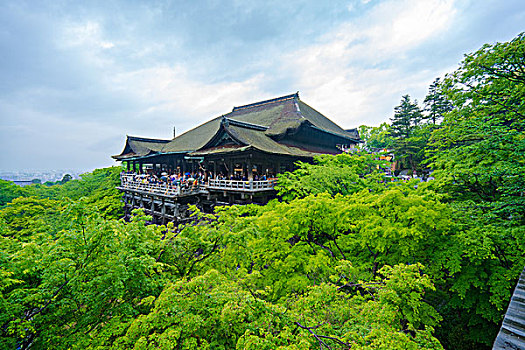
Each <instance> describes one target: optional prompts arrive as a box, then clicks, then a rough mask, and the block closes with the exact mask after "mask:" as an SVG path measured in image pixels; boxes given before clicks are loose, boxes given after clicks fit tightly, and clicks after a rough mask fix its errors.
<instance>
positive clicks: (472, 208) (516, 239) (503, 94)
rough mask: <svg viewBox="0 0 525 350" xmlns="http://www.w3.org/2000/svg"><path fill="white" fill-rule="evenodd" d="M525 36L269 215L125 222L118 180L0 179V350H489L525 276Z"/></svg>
mask: <svg viewBox="0 0 525 350" xmlns="http://www.w3.org/2000/svg"><path fill="white" fill-rule="evenodd" d="M524 57H525V34H520V35H519V36H517V37H516V38H515V39H513V40H512V41H510V42H506V43H496V44H492V45H485V46H483V47H482V48H480V49H479V50H478V51H476V52H474V53H471V54H468V55H466V56H465V58H464V60H463V61H462V62H461V63H460V65H459V68H458V69H457V70H456V71H454V72H451V73H450V74H448V75H446V76H445V77H443V78H441V79H436V80H435V81H434V83H433V84H432V85H431V86H430V88H429V93H428V95H427V97H426V98H425V101H424V106H423V107H419V106H418V103H417V101H412V100H411V98H410V96H408V95H406V96H403V97H402V98H401V102H400V105H399V106H397V107H395V109H394V113H393V117H392V119H391V121H390V123H384V124H382V125H381V126H379V127H374V128H372V127H365V126H363V127H361V128H360V132H361V135H362V137H363V139H365V140H366V147H367V148H368V149H370V148H371V147H375V148H390V149H393V150H394V153H395V155H396V160H397V161H398V162H400V164H403V165H404V167H405V168H408V169H410V170H411V171H415V172H417V173H423V172H428V171H429V170H432V171H433V172H432V177H433V178H434V179H433V180H432V181H428V182H419V180H417V179H415V180H411V181H407V182H402V181H399V182H392V181H390V180H389V179H387V178H385V177H384V173H383V172H382V170H381V169H382V168H384V167H388V166H389V164H382V163H383V161H379V160H377V155H375V154H370V153H368V152H366V150H363V151H361V152H356V153H353V154H341V155H337V156H322V157H319V158H317V159H316V160H315V162H314V164H307V163H298V164H297V170H295V171H294V172H291V173H285V174H282V175H281V176H280V177H279V183H278V187H277V190H278V194H279V198H280V199H279V200H274V201H271V202H270V203H268V204H267V205H265V206H257V205H247V206H231V207H220V208H217V209H216V212H215V213H213V214H207V213H202V212H199V211H198V210H197V208H194V212H193V215H194V218H195V220H194V221H193V222H192V223H190V224H187V225H184V226H183V225H180V226H175V225H173V224H168V225H165V226H162V225H148V219H149V218H148V217H147V216H146V215H144V213H142V212H141V211H139V210H137V211H135V212H134V217H133V219H132V221H131V222H125V221H123V220H122V219H120V217H121V215H122V203H121V202H120V196H121V195H120V193H119V191H118V190H116V189H115V186H116V185H117V184H118V183H119V174H120V171H121V169H120V168H119V167H114V168H108V169H98V170H95V171H94V172H93V173H89V174H85V175H83V177H82V179H81V180H71V181H68V182H66V183H64V184H56V185H53V186H45V185H40V184H35V185H31V186H27V187H17V186H15V185H13V184H12V183H9V182H6V181H1V182H0V208H1V209H0V348H2V349H28V348H32V349H106V348H108V349H150V348H151V349H442V348H447V349H484V348H490V347H491V344H492V342H493V341H494V339H495V337H496V334H497V332H498V329H499V328H498V327H499V324H500V323H501V321H502V318H503V315H504V313H505V310H506V307H507V305H508V302H509V300H510V296H511V293H512V290H513V288H514V286H515V284H516V281H517V278H518V276H519V274H520V272H521V271H522V269H523V267H524V266H525V216H524V213H525V195H524V191H525V176H524V175H525V158H524V155H525V61H524Z"/></svg>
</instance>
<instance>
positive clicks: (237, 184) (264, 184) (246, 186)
mask: <svg viewBox="0 0 525 350" xmlns="http://www.w3.org/2000/svg"><path fill="white" fill-rule="evenodd" d="M276 182H277V180H276V179H270V180H263V181H253V180H248V181H235V180H213V179H210V180H208V183H207V184H206V186H205V187H206V188H208V189H214V190H226V191H227V190H234V191H247V192H255V191H269V190H273V188H274V186H275V184H276Z"/></svg>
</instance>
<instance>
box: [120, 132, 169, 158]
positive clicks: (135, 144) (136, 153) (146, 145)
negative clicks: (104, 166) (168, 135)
mask: <svg viewBox="0 0 525 350" xmlns="http://www.w3.org/2000/svg"><path fill="white" fill-rule="evenodd" d="M168 142H170V140H161V139H149V138H145V137H136V136H129V135H127V136H126V145H125V146H124V150H123V151H122V152H121V153H120V154H119V155H115V156H112V157H113V158H115V159H117V160H124V159H127V158H133V157H143V156H146V155H149V154H152V153H156V152H160V151H161V150H162V148H163V147H164V145H166V143H168Z"/></svg>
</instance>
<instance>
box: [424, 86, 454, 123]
mask: <svg viewBox="0 0 525 350" xmlns="http://www.w3.org/2000/svg"><path fill="white" fill-rule="evenodd" d="M440 86H441V79H440V78H436V79H435V80H434V81H433V82H432V84H431V85H430V87H429V89H428V94H427V96H426V97H425V100H424V101H423V103H424V104H425V109H424V110H425V112H427V113H428V114H426V115H423V120H430V121H431V122H432V124H434V125H436V124H437V123H438V121H440V120H441V119H443V116H444V115H445V113H447V112H450V111H451V110H452V104H451V103H450V101H449V100H448V99H447V97H446V96H445V95H444V94H443V92H442V91H441V90H440Z"/></svg>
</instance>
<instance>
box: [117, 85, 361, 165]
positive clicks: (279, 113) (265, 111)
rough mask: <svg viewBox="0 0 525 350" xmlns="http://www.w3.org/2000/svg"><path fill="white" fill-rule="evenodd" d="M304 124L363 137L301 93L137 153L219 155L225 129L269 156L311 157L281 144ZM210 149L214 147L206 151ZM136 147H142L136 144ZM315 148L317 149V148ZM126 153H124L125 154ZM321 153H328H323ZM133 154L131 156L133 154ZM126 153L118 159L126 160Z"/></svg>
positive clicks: (344, 137)
mask: <svg viewBox="0 0 525 350" xmlns="http://www.w3.org/2000/svg"><path fill="white" fill-rule="evenodd" d="M303 125H306V126H308V127H310V128H314V129H317V130H318V131H321V132H322V133H323V134H326V135H331V137H333V136H335V137H337V138H338V139H339V140H341V141H342V142H340V143H345V142H348V143H358V142H360V139H359V134H358V133H357V131H356V130H355V129H352V130H350V131H346V130H344V129H342V128H341V127H339V126H338V125H337V124H335V123H334V122H332V121H331V120H330V119H328V118H326V117H325V116H324V115H322V114H321V113H319V112H318V111H316V110H315V109H313V108H312V107H310V106H308V105H307V104H306V103H304V102H302V101H301V100H300V99H299V93H295V94H291V95H286V96H282V97H278V98H274V99H271V100H264V101H260V102H256V103H251V104H248V105H243V106H238V107H234V108H233V110H232V111H231V112H230V113H227V114H225V115H223V116H220V117H217V118H214V119H212V120H210V121H208V122H206V123H204V124H201V125H199V126H197V127H196V128H194V129H191V130H189V131H187V132H185V133H183V134H181V135H179V136H177V137H176V138H174V139H173V140H171V141H169V142H166V141H165V140H162V142H163V143H162V144H160V146H161V147H160V148H159V147H158V146H159V145H155V146H152V145H150V144H146V145H144V147H143V149H141V152H137V151H134V153H135V154H136V156H138V157H141V156H145V155H148V154H151V152H159V153H192V152H193V153H194V154H211V153H212V152H214V153H217V152H219V153H220V151H219V149H220V148H216V147H215V148H214V147H210V141H211V140H212V139H213V138H214V137H216V136H217V133H218V132H219V131H220V130H221V128H226V129H227V130H226V132H228V133H229V134H230V136H232V137H233V138H235V139H236V140H237V141H238V142H239V143H242V144H244V145H245V146H250V147H252V148H255V149H259V150H261V151H264V152H269V153H279V154H285V155H294V156H308V157H311V156H312V155H313V154H317V152H312V151H311V150H306V149H301V148H299V147H292V146H287V145H283V144H281V143H279V141H280V140H281V139H283V138H285V137H286V136H287V135H290V134H294V133H295V132H297V131H298V130H299V128H300V127H301V126H303ZM205 146H206V148H213V149H208V150H205V149H204V147H205ZM135 148H140V146H137V145H135ZM314 148H315V147H314ZM232 149H233V148H232V147H229V148H224V152H227V151H228V152H231V150H232ZM123 153H124V152H123ZM319 153H326V152H325V151H324V150H320V151H319ZM130 154H131V153H130ZM123 156H124V154H121V155H119V156H114V158H116V159H120V160H122V159H124V157H123Z"/></svg>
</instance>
